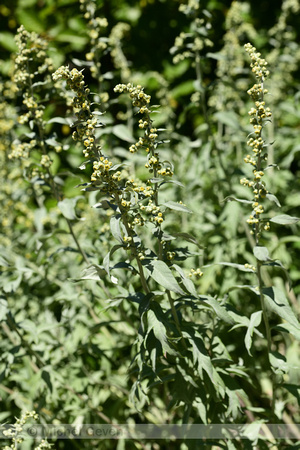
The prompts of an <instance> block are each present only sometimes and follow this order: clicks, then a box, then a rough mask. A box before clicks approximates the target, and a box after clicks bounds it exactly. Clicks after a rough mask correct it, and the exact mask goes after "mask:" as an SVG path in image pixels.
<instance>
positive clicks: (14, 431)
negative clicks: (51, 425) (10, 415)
mask: <svg viewBox="0 0 300 450" xmlns="http://www.w3.org/2000/svg"><path fill="white" fill-rule="evenodd" d="M38 418H39V416H38V414H37V413H36V412H35V411H30V412H28V411H27V412H26V413H23V414H22V416H21V418H20V419H16V422H15V423H14V425H13V427H12V428H9V429H7V430H4V431H3V434H4V436H6V437H8V438H10V439H12V441H13V442H12V444H11V445H10V446H8V445H6V446H5V447H4V449H3V450H14V449H16V448H17V447H18V445H19V444H21V443H22V442H23V441H24V438H23V437H22V436H21V433H22V431H23V428H24V425H25V424H26V422H27V421H28V420H29V419H34V420H38ZM47 448H48V449H49V448H51V445H50V444H49V443H48V442H47V441H46V440H45V439H43V440H42V441H41V442H40V444H39V445H38V446H37V447H35V450H42V449H47Z"/></svg>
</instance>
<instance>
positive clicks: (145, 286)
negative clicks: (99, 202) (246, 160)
mask: <svg viewBox="0 0 300 450" xmlns="http://www.w3.org/2000/svg"><path fill="white" fill-rule="evenodd" d="M115 199H116V203H117V205H118V207H119V210H120V211H121V216H122V221H123V224H124V226H125V229H126V231H127V234H128V236H131V237H133V236H134V232H133V231H132V229H131V228H130V227H129V223H128V220H127V218H126V213H125V212H123V211H122V206H121V201H120V198H119V195H118V193H115ZM130 250H131V252H132V254H133V257H134V259H135V260H136V262H137V265H138V272H139V275H140V279H141V283H142V286H143V289H144V291H145V292H146V294H149V292H150V289H149V286H148V283H147V280H146V277H145V274H144V268H143V265H142V262H141V260H140V258H139V255H138V252H137V249H136V247H135V245H134V244H133V245H131V247H130Z"/></svg>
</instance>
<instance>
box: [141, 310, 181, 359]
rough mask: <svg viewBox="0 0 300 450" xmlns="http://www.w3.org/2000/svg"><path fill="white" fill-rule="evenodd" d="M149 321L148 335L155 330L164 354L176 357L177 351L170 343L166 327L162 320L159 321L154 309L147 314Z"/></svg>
mask: <svg viewBox="0 0 300 450" xmlns="http://www.w3.org/2000/svg"><path fill="white" fill-rule="evenodd" d="M147 320H148V331H147V334H149V332H150V331H151V330H153V333H154V335H155V337H156V339H157V340H158V341H159V342H160V344H161V346H162V350H163V352H164V353H169V354H170V355H176V352H175V350H173V349H172V348H171V347H170V345H169V343H168V339H167V331H166V327H165V326H164V324H163V323H162V322H161V321H160V320H158V319H157V317H156V315H155V313H154V311H152V309H149V310H148V312H147Z"/></svg>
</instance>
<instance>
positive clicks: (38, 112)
mask: <svg viewBox="0 0 300 450" xmlns="http://www.w3.org/2000/svg"><path fill="white" fill-rule="evenodd" d="M15 41H16V44H17V47H18V54H17V56H16V58H15V68H14V76H13V81H14V83H15V84H16V86H17V88H18V89H19V90H20V91H22V92H23V104H24V106H25V107H26V109H27V112H26V113H25V114H23V115H21V116H20V117H19V123H21V124H25V123H28V122H29V120H31V119H33V120H36V121H39V122H42V117H43V114H44V107H43V105H41V103H40V99H39V96H38V86H39V82H41V81H43V83H44V84H45V83H47V82H48V83H50V82H51V78H50V71H51V70H52V69H53V65H52V60H51V59H50V58H49V57H48V56H47V46H48V45H47V42H46V41H45V40H44V39H42V38H40V37H39V36H38V35H37V34H36V33H34V32H32V33H29V32H28V31H27V30H25V28H24V27H23V25H22V26H21V27H20V28H19V29H18V33H17V35H16V38H15Z"/></svg>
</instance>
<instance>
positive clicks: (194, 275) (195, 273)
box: [189, 268, 203, 279]
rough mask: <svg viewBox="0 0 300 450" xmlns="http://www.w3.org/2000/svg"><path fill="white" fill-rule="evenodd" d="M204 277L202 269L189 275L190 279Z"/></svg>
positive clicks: (195, 270)
mask: <svg viewBox="0 0 300 450" xmlns="http://www.w3.org/2000/svg"><path fill="white" fill-rule="evenodd" d="M202 276H203V272H202V270H201V269H199V268H198V269H191V270H190V273H189V278H192V277H195V278H197V279H198V278H201V277H202Z"/></svg>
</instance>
